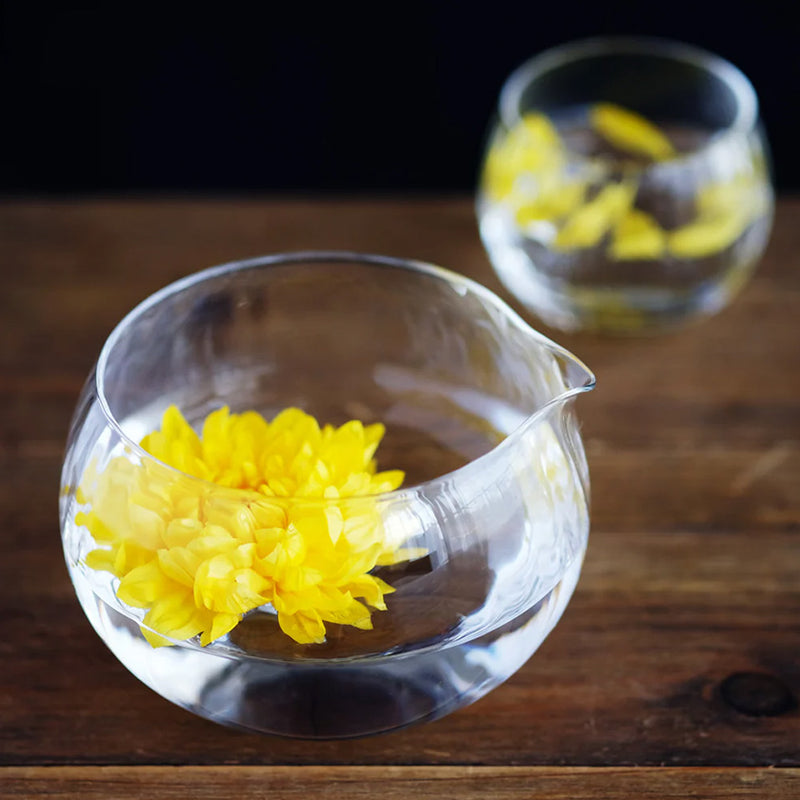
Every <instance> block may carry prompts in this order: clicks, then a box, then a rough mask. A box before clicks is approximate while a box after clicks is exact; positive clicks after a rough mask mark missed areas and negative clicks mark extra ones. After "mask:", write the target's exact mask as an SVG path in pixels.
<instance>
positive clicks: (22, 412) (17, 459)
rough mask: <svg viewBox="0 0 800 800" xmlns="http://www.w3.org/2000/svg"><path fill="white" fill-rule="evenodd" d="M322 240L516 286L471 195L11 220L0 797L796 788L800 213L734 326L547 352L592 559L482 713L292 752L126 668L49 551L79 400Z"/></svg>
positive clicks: (110, 207)
mask: <svg viewBox="0 0 800 800" xmlns="http://www.w3.org/2000/svg"><path fill="white" fill-rule="evenodd" d="M308 248H347V249H356V250H366V251H375V252H381V253H385V254H389V255H398V256H411V257H416V258H420V259H424V260H429V261H433V262H436V263H439V264H442V265H444V266H447V267H450V268H452V269H455V270H458V271H461V272H464V273H466V274H468V275H470V276H472V277H475V278H477V279H478V280H480V281H482V282H483V283H485V284H487V285H488V286H490V287H491V288H493V289H495V290H497V291H499V292H500V293H501V294H504V293H503V292H502V290H501V289H500V287H499V285H498V283H497V280H496V279H495V278H494V276H493V274H492V272H491V270H490V268H489V265H488V262H487V259H486V256H485V255H484V252H483V250H482V248H481V246H480V243H479V240H478V236H477V232H476V226H475V221H474V218H473V213H472V206H471V202H470V201H469V200H468V199H466V198H457V199H442V200H423V201H416V200H403V201H400V200H398V201H395V200H390V199H383V200H382V199H376V200H373V199H370V200H363V201H352V200H348V201H341V202H334V201H320V202H303V201H285V202H283V201H273V202H257V201H227V200H219V201H217V200H214V201H198V202H183V201H181V202H172V201H162V200H159V201H153V202H147V201H144V200H143V201H126V202H119V201H113V202H103V201H92V202H24V203H23V202H6V203H5V204H4V205H2V206H0V258H1V259H2V260H0V265H2V266H1V267H0V268H1V269H2V271H3V273H2V274H3V279H4V280H3V284H2V290H0V307H1V308H2V311H1V312H0V334H2V335H0V379H1V380H2V395H1V396H0V403H1V404H2V413H0V521H2V530H1V532H0V536H1V537H2V542H3V543H4V546H3V551H2V558H0V764H2V767H0V796H3V797H29V796H39V795H44V794H47V795H48V796H49V795H54V796H58V797H81V798H84V800H89V799H90V798H95V797H97V798H109V797H123V798H127V797H148V798H161V797H192V798H204V797H215V798H219V797H239V798H250V797H254V798H255V797H259V798H260V797H266V796H272V797H276V798H283V797H304V798H305V797H316V796H320V795H323V794H324V795H325V796H326V797H327V796H334V797H343V798H344V797H348V798H350V797H370V798H372V797H374V796H376V794H377V795H378V796H381V795H382V796H386V797H408V796H413V797H437V798H440V799H443V798H451V797H452V798H456V797H457V798H459V799H460V800H468V799H469V798H485V797H506V798H517V797H519V798H522V797H531V796H534V795H535V796H537V797H539V798H556V797H558V798H562V797H563V798H566V797H569V798H578V797H598V798H601V797H602V798H605V797H608V798H611V797H614V798H619V797H636V798H644V797H648V798H649V797H653V798H665V797H686V796H693V797H694V796H698V797H714V798H716V797H719V798H731V797H744V796H747V797H786V798H788V797H798V796H800V712H799V711H798V704H797V700H798V696H799V695H800V335H799V334H800V255H798V254H799V253H800V202H798V201H797V200H791V199H784V200H782V201H781V203H780V206H779V210H778V216H777V222H776V226H775V229H774V234H773V238H772V242H771V245H770V248H769V251H768V253H767V255H766V257H765V258H764V261H763V264H762V266H761V268H760V269H759V272H758V274H757V276H756V278H755V279H754V280H753V281H752V283H751V284H750V285H749V286H748V287H747V288H746V289H745V291H744V293H743V294H742V295H741V296H740V297H739V299H738V300H737V301H736V303H735V304H734V305H733V306H732V307H731V308H730V309H728V310H727V311H725V312H724V313H722V314H721V315H719V316H718V317H716V318H714V319H712V320H710V321H707V322H704V323H702V324H701V325H699V326H696V327H694V328H692V329H689V330H685V331H683V332H681V333H677V334H673V335H669V336H664V337H660V338H649V339H631V340H619V339H601V338H593V337H589V336H564V335H558V334H557V335H556V338H557V339H558V340H559V341H561V342H562V343H563V344H565V345H566V346H567V347H569V348H570V349H572V350H573V351H574V352H575V353H576V354H578V355H579V356H580V357H582V358H583V359H584V360H585V361H586V362H587V363H588V364H589V365H590V366H591V367H592V368H593V369H594V370H595V371H596V373H597V377H598V388H597V390H596V391H595V392H594V393H592V394H591V395H588V396H585V397H582V398H580V400H579V401H578V411H579V414H580V415H581V417H582V420H583V430H584V436H585V441H586V446H587V450H588V456H589V462H590V467H591V472H592V482H593V528H592V535H591V543H590V547H589V553H588V557H587V561H586V564H585V568H584V572H583V575H582V577H581V581H580V584H579V586H578V590H577V592H576V593H575V596H574V598H573V600H572V602H571V604H570V606H569V608H568V609H567V612H566V614H565V616H564V618H563V620H562V622H561V623H560V624H559V625H558V627H557V628H556V629H555V631H554V632H553V633H552V634H551V636H550V637H549V638H548V639H547V641H546V642H545V644H544V645H543V646H542V648H541V649H540V651H539V652H538V653H537V654H536V655H535V656H534V658H533V659H532V660H531V661H530V662H529V663H528V664H527V665H526V666H525V667H524V668H523V669H522V670H520V671H519V672H518V673H517V674H516V675H515V676H514V677H513V678H512V679H511V680H509V681H508V682H507V683H506V684H505V685H503V686H502V687H500V688H499V689H497V690H495V691H494V692H493V693H491V694H490V695H489V696H488V697H487V698H485V699H483V700H481V701H480V702H478V703H477V704H475V705H473V706H471V707H469V708H466V709H464V710H462V711H459V712H457V713H455V714H452V715H451V716H449V717H446V718H444V719H442V720H440V721H438V722H434V723H431V724H428V725H424V726H420V727H415V728H411V729H408V730H406V731H402V732H399V733H395V734H391V735H387V736H381V737H375V738H370V739H362V740H351V741H339V742H303V741H293V740H282V739H277V738H270V737H258V736H255V735H248V734H245V733H239V732H235V731H232V730H227V729H225V728H222V727H218V726H216V725H214V724H212V723H210V722H206V721H205V720H202V719H199V718H195V717H194V716H192V715H190V714H189V713H187V712H185V711H182V710H181V709H179V708H177V707H175V706H172V705H171V704H169V703H167V702H166V701H165V700H162V699H161V698H160V697H158V696H157V695H156V694H154V693H153V692H152V691H150V690H149V689H147V688H146V687H145V686H144V685H142V684H140V683H139V682H138V681H137V680H136V679H134V678H133V677H132V676H131V675H130V674H129V673H128V672H127V671H126V670H125V669H124V668H123V667H122V666H121V665H120V664H119V663H118V662H117V661H116V660H115V659H114V658H113V657H112V656H111V654H110V653H109V652H108V651H107V650H106V649H105V647H104V646H103V644H102V643H101V641H100V640H99V638H98V637H97V636H96V634H95V633H94V632H93V631H92V630H91V628H90V626H89V624H88V622H87V621H86V619H85V618H84V616H83V613H82V611H81V610H80V608H79V606H78V603H77V601H76V599H75V597H74V594H73V591H72V588H71V585H70V583H69V580H68V578H67V573H66V569H65V567H64V563H63V557H62V554H61V547H60V541H59V533H58V522H57V513H56V504H57V494H58V482H59V467H60V461H61V457H62V448H63V443H64V439H65V435H66V431H67V426H68V423H69V418H70V415H71V412H72V408H73V405H74V403H75V400H76V397H77V395H78V392H79V390H80V388H81V384H82V382H83V380H84V378H85V376H86V375H87V373H88V371H89V369H90V367H91V364H92V362H93V360H94V358H95V357H96V355H97V353H98V351H99V349H100V347H101V345H102V343H103V340H104V339H105V337H106V335H107V334H108V333H109V331H110V330H111V328H112V327H113V326H114V324H115V323H116V322H117V321H118V320H119V318H120V317H121V316H122V315H123V314H124V313H125V312H126V311H127V310H128V309H129V308H131V307H132V306H133V305H134V304H135V303H137V302H138V301H139V300H141V299H143V298H144V297H145V296H146V295H148V294H150V293H151V292H152V291H154V290H155V289H157V288H158V287H160V286H162V285H164V284H166V283H168V282H170V281H172V280H174V279H175V278H177V277H179V276H181V275H184V274H186V273H188V272H191V271H194V270H196V269H199V268H201V267H205V266H209V265H212V264H215V263H219V262H222V261H227V260H231V259H235V258H239V257H246V256H253V255H257V254H262V253H267V252H276V251H281V250H297V249H308ZM504 296H505V295H504Z"/></svg>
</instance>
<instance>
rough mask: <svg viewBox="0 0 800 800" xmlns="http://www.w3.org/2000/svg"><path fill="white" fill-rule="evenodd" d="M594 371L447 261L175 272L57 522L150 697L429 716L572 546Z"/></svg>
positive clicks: (316, 726) (87, 588) (95, 606)
mask: <svg viewBox="0 0 800 800" xmlns="http://www.w3.org/2000/svg"><path fill="white" fill-rule="evenodd" d="M593 385H594V378H593V376H592V374H591V373H590V372H589V370H588V369H587V368H586V367H585V366H584V365H583V364H582V363H581V362H580V361H579V360H578V359H576V358H575V357H574V356H572V355H571V354H570V353H568V352H566V351H565V350H564V349H563V348H561V347H559V346H558V345H556V344H554V343H553V342H551V341H549V340H548V339H546V338H545V337H544V336H542V335H541V334H539V333H537V332H535V331H534V330H532V329H531V328H530V327H529V326H528V325H527V324H526V323H525V322H524V321H523V320H522V319H521V318H520V317H518V316H517V315H516V314H515V313H514V312H513V311H512V310H511V309H510V308H509V307H508V306H507V305H505V304H504V303H503V302H502V301H501V300H500V299H498V298H497V297H496V296H495V295H493V294H492V293H491V292H489V291H488V290H487V289H485V288H483V287H481V286H480V285H478V284H476V283H474V282H473V281H470V280H468V279H466V278H464V277H462V276H460V275H458V274H456V273H453V272H449V271H447V270H444V269H441V268H438V267H434V266H431V265H427V264H422V263H418V262H413V261H406V260H402V259H394V258H386V257H381V256H371V255H360V254H355V253H346V252H310V253H289V254H283V255H276V256H269V257H264V258H258V259H253V260H250V261H243V262H236V263H231V264H226V265H223V266H220V267H215V268H212V269H209V270H206V271H204V272H199V273H197V274H195V275H191V276H189V277H187V278H185V279H183V280H180V281H178V282H177V283H174V284H172V285H170V286H168V287H166V288H165V289H163V290H161V291H159V292H157V293H156V294H155V295H153V296H152V297H150V298H148V299H147V300H145V301H144V302H143V303H141V304H140V305H139V306H137V307H136V308H135V309H134V310H133V311H131V312H130V313H129V314H128V316H126V317H125V318H124V319H123V320H122V322H121V323H120V324H119V325H118V326H117V328H116V329H115V330H114V331H113V332H112V333H111V335H110V336H109V338H108V340H107V342H106V344H105V346H104V347H103V349H102V352H101V353H100V356H99V359H98V361H97V364H96V367H95V369H94V371H93V373H92V375H91V376H90V377H89V380H88V381H87V383H86V386H85V388H84V390H83V393H82V395H81V398H80V400H79V403H78V406H77V410H76V412H75V416H74V419H73V424H72V428H71V431H70V434H69V439H68V444H67V451H66V457H65V461H64V467H63V475H62V493H61V506H60V513H61V528H62V539H63V545H64V552H65V557H66V562H67V566H68V569H69V572H70V575H71V578H72V581H73V584H74V586H75V590H76V593H77V596H78V599H79V601H80V603H81V605H82V607H83V609H84V611H85V613H86V615H87V617H88V619H89V621H90V622H91V624H92V625H93V627H94V628H95V630H96V631H97V633H98V634H99V635H100V637H101V638H102V640H103V641H104V642H105V643H106V645H107V646H108V647H109V648H110V649H111V650H112V652H113V653H114V654H115V655H116V656H117V658H118V659H119V660H120V661H121V662H122V663H123V664H124V665H125V666H126V667H127V668H128V669H129V670H130V671H131V672H132V673H133V674H134V675H135V676H136V677H138V678H139V679H140V680H142V681H143V682H144V683H145V684H147V685H148V686H150V687H151V688H152V689H154V690H155V691H156V692H158V693H160V694H161V695H163V696H164V697H165V698H167V699H168V700H170V701H172V702H174V703H176V704H178V705H180V706H182V707H184V708H186V709H188V710H190V711H192V712H194V713H197V714H199V715H201V716H203V717H206V718H208V719H212V720H215V721H217V722H221V723H223V724H227V725H232V726H237V727H242V728H246V729H249V730H254V731H259V732H263V733H271V734H279V735H286V736H293V737H303V738H339V737H351V736H360V735H366V734H372V733H379V732H384V731H389V730H392V729H395V728H400V727H403V726H406V725H410V724H412V723H417V722H421V721H425V720H432V719H435V718H438V717H441V716H442V715H444V714H447V713H449V712H451V711H454V710H456V709H458V708H460V707H462V706H464V705H466V704H468V703H471V702H473V701H476V700H478V699H479V698H481V697H482V696H483V695H485V694H486V693H487V692H489V691H490V690H491V689H493V688H494V687H496V686H497V685H498V684H500V683H501V682H502V681H504V680H505V679H506V678H508V677H509V676H511V675H512V674H513V673H514V672H515V671H516V670H517V669H519V668H520V667H521V666H522V665H523V664H524V663H525V662H526V661H527V660H528V658H529V657H530V656H531V655H532V653H533V652H534V651H535V650H536V649H537V647H538V646H539V645H540V644H541V642H542V641H543V639H544V638H545V636H547V634H548V633H549V632H550V630H551V629H552V628H553V627H554V625H555V624H556V622H557V621H558V619H559V617H560V616H561V614H562V612H563V611H564V608H565V607H566V605H567V602H568V600H569V598H570V596H571V594H572V592H573V590H574V588H575V585H576V582H577V580H578V575H579V572H580V569H581V564H582V559H583V555H584V552H585V549H586V544H587V536H588V531H589V480H588V471H587V465H586V460H585V457H584V450H583V446H582V443H581V438H580V435H579V431H578V427H577V423H576V417H575V413H574V408H573V401H574V399H575V398H576V397H577V396H578V395H579V394H581V393H582V392H585V391H587V390H589V389H591V388H592V386H593Z"/></svg>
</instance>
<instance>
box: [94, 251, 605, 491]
mask: <svg viewBox="0 0 800 800" xmlns="http://www.w3.org/2000/svg"><path fill="white" fill-rule="evenodd" d="M304 263H309V264H310V263H317V264H324V263H356V264H361V265H366V266H372V267H377V268H388V269H399V270H405V271H408V272H412V273H417V274H420V275H425V276H427V277H430V278H433V279H435V280H439V281H441V282H443V283H445V284H447V285H449V286H451V287H453V288H454V289H455V290H456V291H457V292H458V293H459V294H461V295H462V296H463V295H464V294H467V293H471V294H472V295H474V296H477V297H478V298H479V300H480V301H481V302H482V303H483V304H484V306H489V307H493V308H494V309H496V310H497V311H499V312H500V313H501V314H502V315H503V316H504V318H505V319H506V320H507V321H508V322H509V323H510V324H512V325H513V326H515V327H516V328H517V329H518V330H520V331H521V332H523V333H524V334H526V335H527V336H529V337H531V339H532V340H534V341H536V342H537V343H538V344H539V345H541V346H542V347H545V348H547V349H548V350H549V351H550V352H552V353H553V355H554V356H560V357H561V358H563V359H565V360H566V362H567V363H569V364H572V365H574V366H575V367H576V368H577V369H579V370H580V374H581V375H582V377H583V382H582V383H576V384H575V385H574V386H567V387H566V389H565V391H564V392H562V393H561V394H559V395H557V396H556V397H553V398H550V400H548V401H547V402H546V403H544V404H543V405H542V406H541V407H540V408H537V409H536V410H535V411H533V412H532V413H530V414H528V415H527V416H526V418H525V419H524V420H523V421H522V422H521V423H520V424H519V425H518V426H517V428H515V429H514V430H513V431H511V433H509V434H508V435H507V436H505V437H504V438H503V439H502V441H500V442H498V443H497V444H496V445H494V446H493V447H492V448H491V449H489V450H488V451H487V452H485V453H483V454H481V455H480V456H477V457H476V458H472V459H470V460H469V461H468V462H467V463H466V464H463V465H462V466H460V467H458V468H457V469H455V470H452V471H450V472H446V473H444V474H442V475H437V476H436V477H434V478H431V479H429V480H427V481H422V482H419V483H415V484H413V485H411V486H405V487H404V486H400V487H399V488H397V489H393V490H391V491H384V492H379V493H376V494H369V495H354V496H349V497H346V498H338V499H336V500H335V501H334V500H330V499H327V498H310V497H300V496H288V497H276V498H268V497H267V496H266V495H264V499H265V500H267V499H271V500H276V501H281V502H295V501H296V502H303V503H304V504H309V505H311V504H322V505H325V504H329V503H331V502H336V503H341V502H351V501H353V502H357V501H363V500H372V501H379V500H389V499H397V498H399V497H401V496H403V495H407V494H409V493H418V492H420V491H422V490H423V489H425V488H429V487H431V486H434V485H438V484H440V483H443V482H445V481H448V480H457V479H458V477H459V476H461V475H463V474H464V472H465V471H467V470H471V469H474V468H475V465H476V464H481V465H482V464H484V463H485V462H486V460H494V459H496V458H498V455H497V454H498V453H501V454H502V453H504V452H505V451H506V450H507V449H508V448H509V447H512V446H513V444H514V442H515V441H517V440H518V439H519V438H521V437H522V436H523V435H524V432H525V431H526V430H528V429H529V428H530V427H531V426H532V425H533V424H535V422H536V420H537V419H538V418H539V417H540V416H541V415H542V414H544V413H545V411H546V410H547V409H549V408H551V407H552V406H554V405H557V404H559V403H562V402H564V401H566V400H567V399H569V398H571V397H574V396H576V395H578V394H582V393H584V392H588V391H590V390H591V389H593V388H594V386H595V382H596V379H595V376H594V373H592V371H591V370H590V369H589V368H588V367H586V365H585V364H584V363H583V362H582V361H581V360H580V359H579V358H577V357H576V356H575V355H573V354H572V353H571V352H570V351H568V350H567V349H566V348H564V347H562V346H561V345H559V344H557V343H556V342H554V341H552V340H551V339H549V338H548V337H547V336H545V335H544V334H543V333H541V332H540V331H538V330H536V329H535V328H533V327H532V326H531V325H529V324H528V323H527V322H526V321H525V320H524V319H522V317H521V316H520V315H519V314H517V312H516V311H514V309H512V308H511V306H509V305H508V303H506V302H505V301H504V300H503V299H502V298H500V297H499V296H498V295H497V294H495V293H494V292H493V291H491V290H490V289H488V288H486V287H485V286H483V285H482V284H480V283H478V282H477V281H474V280H472V279H471V278H467V277H466V276H464V275H461V274H459V273H457V272H454V271H452V270H448V269H445V268H444V267H439V266H436V265H434V264H430V263H427V262H424V261H418V260H414V259H406V258H398V257H392V256H382V255H376V254H372V253H361V252H356V251H349V250H299V251H290V252H283V253H275V254H271V255H266V256H257V257H255V258H249V259H244V260H239V261H230V262H226V263H224V264H220V265H217V266H213V267H209V268H207V269H203V270H200V271H198V272H194V273H192V274H190V275H187V276H185V277H183V278H179V279H178V280H176V281H173V282H172V283H169V284H167V285H166V286H164V287H163V288H161V289H159V290H157V291H156V292H154V293H153V294H151V295H149V296H148V297H146V298H145V299H144V300H142V301H141V302H140V303H138V304H137V305H136V306H134V307H133V308H132V309H131V310H130V311H129V312H128V313H127V314H126V315H125V316H124V317H123V318H122V319H121V320H120V321H119V322H118V323H117V325H116V326H115V327H114V329H113V330H112V331H111V333H110V334H109V336H108V338H107V339H106V341H105V343H104V344H103V347H102V349H101V351H100V355H99V357H98V359H97V364H96V367H95V376H94V388H95V391H96V393H97V401H98V405H99V407H100V409H101V411H102V414H103V416H104V418H105V421H106V423H107V424H108V426H109V427H110V428H111V429H112V430H113V431H114V433H115V434H116V435H117V437H118V438H119V441H120V442H121V444H122V445H123V448H124V449H125V451H126V452H130V453H132V454H133V455H135V456H137V457H138V458H140V459H142V460H144V461H150V462H153V463H156V464H158V465H159V467H161V468H162V469H163V470H164V471H165V474H170V473H171V474H174V475H175V476H176V478H181V479H184V480H185V479H188V480H190V481H192V482H195V483H197V484H198V485H205V486H208V487H215V489H216V490H218V491H224V492H226V493H231V494H232V495H233V496H236V495H242V496H248V497H252V496H253V493H254V490H251V489H242V488H236V487H226V486H222V485H221V484H217V483H214V482H213V481H207V480H205V479H204V478H200V477H198V476H196V475H192V474H190V473H187V472H183V471H182V470H179V469H177V468H176V467H173V466H171V465H169V464H167V463H166V462H164V461H161V460H160V459H158V458H156V457H155V456H153V455H152V454H150V453H148V452H147V451H146V450H145V449H144V448H143V447H141V445H140V444H139V443H138V442H136V441H134V440H133V439H132V438H131V437H130V436H129V435H128V434H127V433H126V431H125V430H124V429H123V427H122V424H121V423H120V421H119V420H118V419H117V418H116V416H115V415H114V413H113V411H112V410H111V406H110V403H109V401H108V397H107V395H106V391H105V373H106V370H107V367H108V363H109V360H110V358H111V357H112V352H113V350H114V348H115V346H116V345H117V343H118V342H119V341H120V339H121V338H122V337H123V336H124V335H125V333H126V331H127V330H128V329H129V328H130V327H131V326H132V325H134V324H135V323H136V322H137V321H138V320H139V319H140V318H141V317H142V316H143V315H144V314H145V313H146V312H147V311H149V310H150V309H152V308H154V307H155V306H157V305H158V304H159V303H162V302H163V301H165V300H167V299H169V298H171V297H175V296H177V295H179V294H180V293H181V292H183V291H185V290H187V289H190V288H192V287H195V286H197V285H198V284H201V283H203V282H205V281H210V280H214V279H217V278H220V277H223V276H226V275H231V274H234V273H237V272H244V271H249V270H254V271H255V270H260V269H264V268H267V269H268V268H271V267H277V266H286V265H291V264H298V265H299V264H304ZM256 494H257V492H256Z"/></svg>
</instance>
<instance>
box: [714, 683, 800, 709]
mask: <svg viewBox="0 0 800 800" xmlns="http://www.w3.org/2000/svg"><path fill="white" fill-rule="evenodd" d="M719 690H720V695H721V696H722V699H723V700H724V701H725V702H726V703H727V704H728V705H729V706H730V707H731V708H734V709H735V710H736V711H738V712H739V713H740V714H746V715H747V716H749V717H777V716H778V715H779V714H785V713H786V712H787V711H791V710H792V709H794V708H796V707H797V700H796V699H795V697H794V695H793V694H792V691H791V689H790V688H789V687H788V686H787V685H786V684H785V683H784V682H783V681H782V680H781V679H780V678H776V677H775V676H774V675H768V674H767V673H764V672H734V673H733V674H732V675H729V676H728V677H727V678H725V680H724V681H722V683H721V684H720V687H719Z"/></svg>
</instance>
